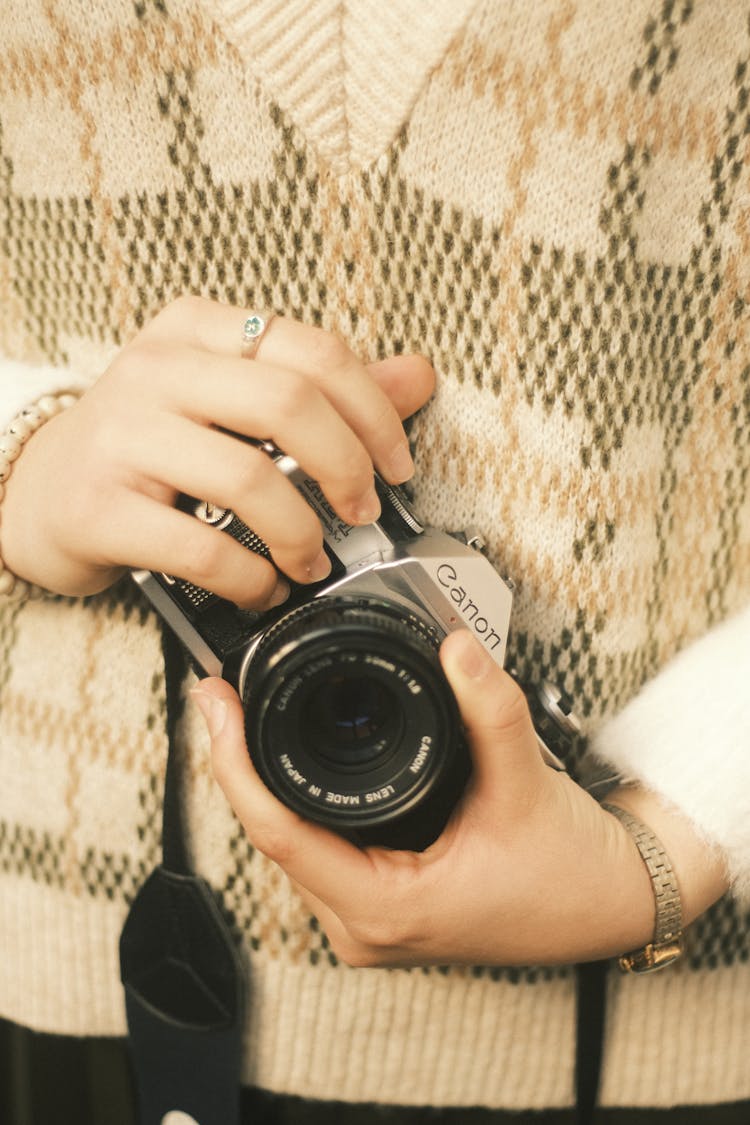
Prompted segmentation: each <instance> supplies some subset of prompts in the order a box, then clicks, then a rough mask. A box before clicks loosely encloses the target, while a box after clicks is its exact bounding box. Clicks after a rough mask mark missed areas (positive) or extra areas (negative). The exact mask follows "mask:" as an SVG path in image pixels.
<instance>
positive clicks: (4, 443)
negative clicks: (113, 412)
mask: <svg viewBox="0 0 750 1125" xmlns="http://www.w3.org/2000/svg"><path fill="white" fill-rule="evenodd" d="M78 397H79V396H78V393H77V392H70V391H66V392H63V393H61V394H48V395H44V396H42V397H41V398H39V399H37V400H36V401H35V402H33V403H30V404H29V405H28V406H26V407H24V409H23V410H21V411H20V412H19V413H18V414H17V415H16V417H15V418H14V419H13V420H12V421H11V422H10V423H9V424H8V426H7V427H6V428H5V430H4V431H3V432H2V433H0V522H1V520H2V514H3V513H2V501H3V500H4V499H5V492H6V488H7V486H8V483H9V481H10V479H11V476H12V474H13V471H14V466H15V464H16V461H17V460H18V458H19V457H20V456H21V455H22V454H23V451H24V447H25V446H26V444H27V442H29V440H30V439H31V438H33V437H34V435H35V434H36V433H37V431H38V430H40V429H41V427H42V426H43V425H44V424H45V423H46V422H48V421H49V420H50V419H52V418H54V417H55V415H57V414H59V413H61V411H63V410H66V409H67V408H68V407H69V406H72V405H73V404H74V403H75V402H77V401H78ZM27 516H28V513H27ZM26 522H27V523H28V519H27V520H26ZM1 531H2V527H1V526H0V532H1ZM43 593H44V590H43V589H42V588H40V587H39V586H36V585H34V584H33V583H32V582H31V581H25V580H24V577H23V575H22V568H19V570H18V571H16V570H15V569H11V568H10V567H9V566H8V565H7V564H6V550H5V545H4V543H3V542H2V536H1V535H0V598H2V599H7V598H13V599H16V600H20V599H23V598H25V597H35V596H36V597H38V596H41V595H42V594H43Z"/></svg>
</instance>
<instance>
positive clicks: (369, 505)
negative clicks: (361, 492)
mask: <svg viewBox="0 0 750 1125" xmlns="http://www.w3.org/2000/svg"><path fill="white" fill-rule="evenodd" d="M379 515H380V500H379V499H378V494H377V492H376V491H375V489H374V488H372V489H370V491H369V492H368V493H366V495H365V496H364V497H363V498H362V500H361V502H360V504H359V506H358V507H357V510H356V513H355V517H354V522H355V523H358V524H364V523H374V522H375V520H376V519H377V518H378V516H379Z"/></svg>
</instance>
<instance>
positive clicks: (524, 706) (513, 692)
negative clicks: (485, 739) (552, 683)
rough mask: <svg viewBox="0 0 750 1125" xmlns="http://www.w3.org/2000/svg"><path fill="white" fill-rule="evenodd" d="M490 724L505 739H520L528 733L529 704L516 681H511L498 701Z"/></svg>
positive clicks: (529, 720)
mask: <svg viewBox="0 0 750 1125" xmlns="http://www.w3.org/2000/svg"><path fill="white" fill-rule="evenodd" d="M490 723H491V725H492V726H493V727H494V729H496V730H497V731H500V732H502V734H503V736H504V737H505V738H515V737H520V736H521V735H523V734H525V733H527V731H528V728H529V726H530V725H531V713H530V711H529V704H528V701H527V699H526V696H525V695H524V693H523V691H522V689H521V687H520V686H519V685H518V684H517V683H516V681H515V680H509V684H508V688H507V691H506V692H504V693H502V695H501V697H500V698H498V699H497V700H496V702H495V706H494V713H493V714H492V715H491V716H490Z"/></svg>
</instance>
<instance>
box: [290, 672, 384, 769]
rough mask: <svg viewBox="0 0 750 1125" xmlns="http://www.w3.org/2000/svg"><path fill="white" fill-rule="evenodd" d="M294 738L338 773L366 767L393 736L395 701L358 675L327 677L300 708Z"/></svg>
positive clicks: (372, 681) (380, 752)
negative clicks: (297, 736) (304, 741)
mask: <svg viewBox="0 0 750 1125" xmlns="http://www.w3.org/2000/svg"><path fill="white" fill-rule="evenodd" d="M300 719H301V732H300V738H301V739H302V738H308V739H309V741H310V746H311V747H314V748H315V749H316V750H317V752H318V753H319V754H320V755H321V756H322V757H325V758H328V759H329V761H330V763H331V765H333V766H337V767H338V768H339V769H343V770H351V769H357V768H361V767H363V766H364V767H368V766H370V765H371V764H372V762H373V761H374V760H375V759H376V758H377V756H378V755H380V754H382V753H383V752H384V751H387V749H388V747H389V746H394V745H395V743H396V740H397V738H398V735H399V730H398V728H399V710H398V701H397V699H396V697H395V696H394V694H393V692H392V691H390V690H389V689H388V687H387V685H385V684H382V683H378V682H377V681H376V680H374V679H372V678H371V677H368V676H364V675H362V674H361V673H356V674H349V675H347V674H346V673H343V674H340V675H332V676H330V677H329V678H328V679H327V680H325V681H324V682H323V683H321V684H320V685H319V686H318V687H317V689H316V690H314V691H313V692H311V693H310V696H309V698H308V699H307V700H306V701H305V702H304V703H303V705H302V706H301V708H300Z"/></svg>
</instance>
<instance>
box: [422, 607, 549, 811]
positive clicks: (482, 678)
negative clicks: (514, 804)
mask: <svg viewBox="0 0 750 1125" xmlns="http://www.w3.org/2000/svg"><path fill="white" fill-rule="evenodd" d="M440 659H441V662H442V665H443V670H444V671H445V674H446V676H447V678H448V681H449V683H450V685H451V687H452V689H453V692H454V694H455V696H456V700H457V702H458V706H459V710H460V712H461V717H462V719H463V723H464V727H465V730H466V733H467V736H468V740H469V744H470V747H471V752H472V758H473V762H474V779H475V786H476V787H477V791H478V792H479V793H480V794H482V793H486V794H487V795H493V797H494V796H495V795H497V794H501V795H502V797H503V800H504V801H506V802H507V801H513V800H517V799H518V798H519V797H520V796H521V795H522V794H523V793H524V792H526V791H528V792H531V791H533V789H534V787H535V786H536V784H537V783H538V780H539V779H540V778H542V777H543V776H544V771H545V769H546V767H545V766H544V764H543V762H542V759H541V756H540V754H539V750H538V744H537V739H536V733H535V731H534V726H533V723H532V721H531V716H530V714H529V708H528V704H527V702H526V697H525V696H524V694H523V692H522V690H521V688H520V687H519V686H518V684H517V683H516V682H515V681H514V680H513V679H511V677H510V676H509V675H508V674H507V673H506V672H504V671H503V670H502V668H500V667H499V666H498V665H497V664H496V663H495V661H494V660H493V659H492V657H491V656H490V654H489V653H488V652H487V650H486V649H485V648H484V647H483V645H482V644H481V642H480V641H478V640H477V639H476V637H474V636H473V635H472V634H471V633H470V632H469V631H468V629H459V630H457V631H456V632H454V633H451V634H450V635H449V636H448V637H446V639H445V640H444V641H443V644H442V647H441V650H440Z"/></svg>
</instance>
